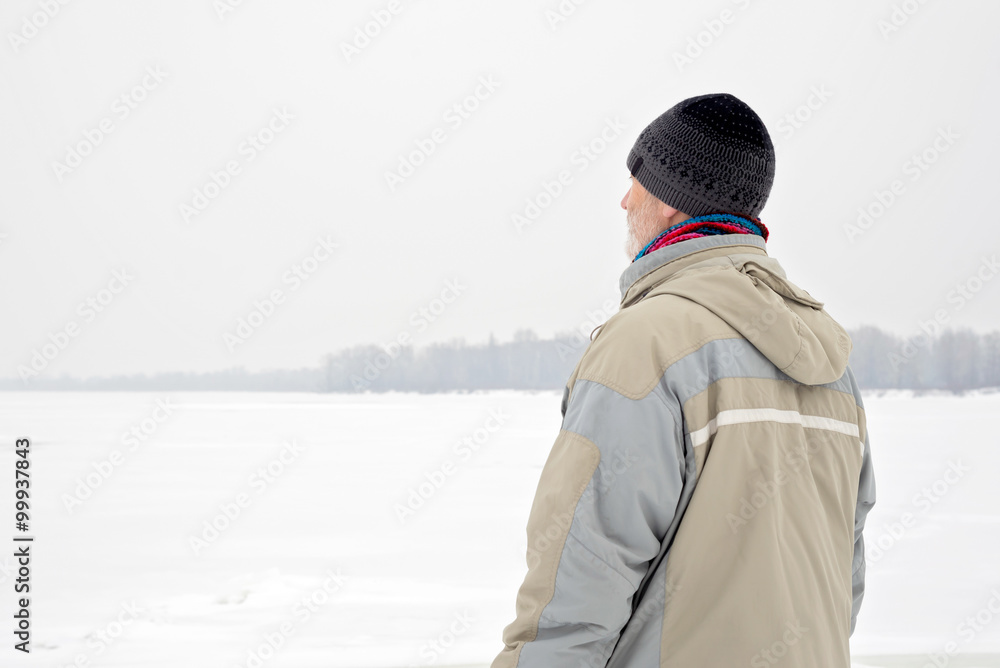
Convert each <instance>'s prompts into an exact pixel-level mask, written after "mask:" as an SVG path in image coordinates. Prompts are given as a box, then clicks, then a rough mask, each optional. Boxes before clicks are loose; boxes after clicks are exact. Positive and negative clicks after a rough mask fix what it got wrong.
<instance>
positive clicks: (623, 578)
mask: <svg viewBox="0 0 1000 668" xmlns="http://www.w3.org/2000/svg"><path fill="white" fill-rule="evenodd" d="M566 535H567V536H569V537H570V538H572V539H573V540H575V541H576V543H577V545H579V546H580V547H581V548H583V550H584V551H585V552H586V553H587V554H589V555H591V556H592V557H593V558H594V559H597V560H598V561H599V562H601V563H602V564H604V565H605V566H607V567H608V570H609V571H611V572H612V573H614V574H615V575H617V576H618V577H620V578H621V579H622V580H624V581H625V582H626V584H628V586H629V587H632V586H633V585H632V581H631V580H629V579H628V578H627V577H625V576H624V575H623V574H622V573H620V572H619V571H618V569H617V568H615V567H614V566H612V565H611V564H609V563H608V562H607V561H605V560H604V559H602V558H601V557H599V556H597V554H596V553H595V552H594V551H593V550H591V549H590V548H589V547H587V545H586V544H585V543H584V542H583V541H582V540H580V539H579V538H577V537H576V536H574V535H573V529H572V528H570V530H569V532H568V533H567V534H566ZM546 607H548V606H546ZM543 612H544V611H543Z"/></svg>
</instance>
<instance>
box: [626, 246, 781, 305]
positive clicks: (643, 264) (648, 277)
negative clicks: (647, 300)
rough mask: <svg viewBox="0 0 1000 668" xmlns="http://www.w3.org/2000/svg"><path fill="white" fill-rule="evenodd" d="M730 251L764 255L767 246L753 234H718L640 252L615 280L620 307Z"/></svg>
mask: <svg viewBox="0 0 1000 668" xmlns="http://www.w3.org/2000/svg"><path fill="white" fill-rule="evenodd" d="M734 247H736V248H734ZM733 252H739V253H753V254H757V255H767V246H766V245H765V242H764V239H763V237H759V236H757V235H756V234H717V235H713V236H707V237H698V238H697V239H688V240H686V241H679V242H677V243H675V244H670V245H669V246H664V247H663V248H660V249H659V250H655V251H653V252H652V253H649V254H648V255H643V256H642V257H641V258H639V259H638V260H636V261H635V262H633V263H632V264H630V265H629V266H628V268H627V269H626V270H625V271H624V272H622V275H621V278H620V279H619V280H618V287H619V289H620V290H621V295H622V300H621V308H625V307H626V306H628V305H629V304H631V303H632V302H634V301H635V300H636V299H638V298H639V297H640V296H641V295H642V294H643V293H645V292H646V291H648V290H649V289H650V288H652V287H653V286H654V285H656V284H658V283H661V282H663V281H664V280H666V279H667V278H669V277H670V276H671V275H673V274H675V273H676V272H678V271H680V270H681V269H684V268H686V267H689V266H691V265H692V264H695V263H696V262H701V261H702V260H707V259H709V258H714V257H720V256H724V255H730V254H732V253H733Z"/></svg>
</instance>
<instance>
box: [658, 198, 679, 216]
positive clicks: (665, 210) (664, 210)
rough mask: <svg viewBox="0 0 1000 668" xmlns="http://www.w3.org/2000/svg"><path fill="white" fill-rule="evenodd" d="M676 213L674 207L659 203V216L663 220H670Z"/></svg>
mask: <svg viewBox="0 0 1000 668" xmlns="http://www.w3.org/2000/svg"><path fill="white" fill-rule="evenodd" d="M677 213H678V211H677V209H675V208H674V207H672V206H670V205H669V204H665V203H663V202H660V215H661V216H663V217H664V218H666V219H668V220H669V219H670V218H673V217H674V216H676V215H677Z"/></svg>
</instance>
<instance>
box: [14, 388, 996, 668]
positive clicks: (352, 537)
mask: <svg viewBox="0 0 1000 668" xmlns="http://www.w3.org/2000/svg"><path fill="white" fill-rule="evenodd" d="M559 401H560V394H559V393H557V392H544V393H526V392H489V393H475V394H448V395H416V394H386V395H371V396H345V395H333V396H329V395H311V394H256V393H253V394H250V393H247V394H234V393H219V394H215V393H173V394H162V395H161V394H153V393H150V394H145V393H2V394H0V439H2V441H0V442H2V443H3V448H2V451H0V480H2V481H4V482H2V483H0V518H7V517H10V518H11V519H10V520H9V522H10V523H9V524H6V526H10V527H11V528H10V530H9V531H5V532H2V533H0V542H4V543H7V545H8V546H12V545H13V543H12V542H7V541H10V540H11V538H12V537H13V534H14V531H13V526H12V523H13V518H12V506H13V485H12V482H11V481H12V476H13V473H12V467H13V458H14V455H13V452H12V450H13V448H12V447H11V446H12V445H13V441H14V438H16V437H20V436H28V437H30V438H31V439H32V446H31V448H32V460H31V475H32V503H33V514H32V527H31V528H32V533H33V534H34V535H35V536H36V541H35V543H34V545H33V548H32V549H33V563H32V574H31V577H32V591H33V598H32V605H31V610H32V627H33V653H32V656H30V657H24V656H22V655H20V653H17V652H13V651H12V649H11V647H10V646H11V645H12V644H13V640H12V639H11V638H12V636H11V633H10V632H11V631H12V630H13V629H12V622H11V621H10V620H11V619H12V617H11V615H12V614H13V610H14V593H13V582H12V579H13V577H16V576H14V575H13V572H12V565H13V560H12V558H11V557H10V556H8V555H11V554H12V553H13V548H12V547H10V549H8V548H0V555H4V556H0V618H2V619H6V620H8V621H7V622H6V625H7V626H9V627H11V628H10V629H0V630H2V631H3V636H4V637H5V638H7V639H8V640H7V641H5V643H4V644H5V646H3V647H0V665H3V666H28V665H31V666H44V667H53V668H55V667H59V668H62V667H63V666H73V665H77V666H87V667H91V666H129V667H146V666H171V667H173V666H178V667H179V666H184V667H191V668H199V667H202V666H204V667H205V668H209V667H210V668H235V667H236V666H250V667H254V666H276V667H287V668H310V667H313V666H316V667H319V666H323V667H324V668H331V667H341V666H343V667H348V666H349V667H352V668H353V667H363V666H372V667H374V666H396V667H402V666H410V665H432V664H433V665H452V666H458V665H466V666H486V665H488V664H489V662H490V661H491V660H492V659H493V657H494V655H495V654H496V653H497V651H499V649H500V644H501V643H500V634H501V631H502V629H503V627H504V626H505V625H506V624H507V623H509V622H510V621H511V619H512V617H513V613H514V595H515V592H516V590H517V586H518V585H519V584H520V581H521V578H522V577H523V572H524V549H525V539H524V523H525V520H526V518H527V514H528V509H529V507H530V504H531V498H532V494H533V492H534V489H535V484H536V482H537V479H538V475H539V473H540V470H541V466H542V464H543V462H544V460H545V457H546V455H547V454H548V449H549V447H550V446H551V444H552V440H553V439H554V437H555V434H556V432H557V430H558V428H559V421H560V416H559ZM157 402H160V403H159V404H158V403H157ZM866 403H867V408H868V415H869V426H870V431H871V434H872V447H873V451H874V458H875V467H876V476H877V482H878V504H877V506H876V509H875V510H874V511H873V512H872V514H871V515H870V518H869V530H868V532H867V535H868V537H869V544H870V545H871V546H872V550H874V549H875V548H876V547H878V548H879V551H877V552H876V551H871V552H870V553H869V558H870V561H869V566H868V580H869V587H868V593H867V595H866V599H865V604H864V607H863V610H862V613H861V617H860V620H859V622H858V628H857V632H856V633H855V635H854V638H853V640H852V642H853V649H854V654H855V656H856V657H857V664H856V665H858V666H862V665H864V666H884V667H890V666H891V667H896V666H900V667H901V666H923V665H925V664H928V665H932V666H933V665H937V666H941V667H943V666H946V665H947V666H952V667H961V666H965V667H973V666H980V667H981V666H1000V478H998V473H1000V447H998V439H997V437H996V434H997V426H996V422H997V419H998V418H1000V394H997V393H993V394H990V393H982V394H977V395H970V396H965V397H953V396H949V395H937V396H924V397H913V396H912V395H911V394H909V393H904V392H894V393H888V394H883V395H880V396H876V395H872V396H871V397H869V398H868V400H867V402H866ZM133 428H134V429H135V431H136V433H137V434H139V436H124V437H123V434H125V435H127V434H128V433H129V432H130V430H133ZM463 439H469V440H467V441H465V442H463ZM292 442H294V444H292ZM114 451H118V452H119V455H117V456H115V455H114ZM88 477H89V480H88ZM421 486H422V487H421ZM411 490H414V491H413V492H412V493H411ZM421 492H422V495H421ZM88 493H89V495H88ZM424 497H426V498H424ZM206 522H207V523H208V525H206ZM213 522H214V523H215V525H216V527H218V528H212V527H211V524H212V523H213ZM991 607H992V610H991V609H990V608H991ZM977 618H978V619H977ZM272 645H274V646H278V649H277V651H274V650H272V649H271V646H272ZM949 652H950V653H951V654H950V655H949ZM936 654H937V655H940V656H937V657H934V656H928V655H936ZM899 655H909V656H908V657H902V658H901V657H899ZM932 661H936V662H937V663H934V662H932ZM74 662H75V663H74Z"/></svg>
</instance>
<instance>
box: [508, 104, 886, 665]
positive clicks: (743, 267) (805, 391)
mask: <svg viewBox="0 0 1000 668" xmlns="http://www.w3.org/2000/svg"><path fill="white" fill-rule="evenodd" d="M626 164H627V166H628V169H629V171H630V172H631V174H632V182H631V188H630V190H629V192H628V194H627V195H626V196H625V198H624V199H623V200H622V207H623V208H624V209H626V211H627V221H628V226H629V240H628V242H627V244H626V248H627V251H628V253H629V255H630V257H633V260H632V263H631V265H630V266H629V267H628V268H627V269H626V270H625V272H624V273H623V274H622V277H621V281H620V287H621V293H622V301H621V307H620V310H619V312H618V313H616V314H615V315H614V316H613V317H612V318H610V319H609V320H608V321H607V322H606V323H605V324H604V325H603V326H601V327H600V328H598V329H597V330H595V331H596V336H595V335H593V334H592V339H593V340H592V341H591V343H590V345H589V346H588V348H587V350H586V351H585V353H584V355H583V357H582V358H581V360H580V362H579V363H578V364H577V367H576V369H575V370H574V371H573V374H572V375H571V376H570V379H569V382H568V383H567V385H566V388H565V390H564V392H563V400H562V414H563V421H562V427H561V429H560V431H559V434H558V436H557V437H556V439H555V444H554V445H553V447H552V450H551V452H550V453H549V457H548V460H547V461H546V463H545V466H544V468H543V470H542V473H541V478H540V480H539V482H538V489H537V492H536V495H535V499H534V503H533V505H532V507H531V513H530V516H529V518H528V529H527V532H528V553H527V562H528V573H527V575H526V576H525V579H524V582H523V584H522V585H521V588H520V590H519V592H518V595H517V601H516V611H517V616H516V618H515V620H514V621H513V622H512V623H511V624H509V625H508V626H507V627H506V628H505V629H504V632H503V640H504V644H505V647H504V649H503V650H502V651H501V652H500V654H499V655H498V656H497V657H496V659H495V660H494V662H493V667H494V668H510V667H513V666H519V667H521V668H536V667H537V668H556V667H559V666H573V667H578V666H609V667H622V666H624V667H628V668H652V667H654V666H678V667H681V668H700V667H711V668H730V667H734V666H751V667H757V666H760V667H766V666H773V665H775V664H778V663H779V662H781V663H782V664H783V665H785V666H788V667H789V668H809V667H817V668H819V667H822V668H841V667H843V668H848V666H849V665H850V659H849V653H850V652H849V643H848V639H849V637H850V635H851V634H852V633H853V631H854V626H855V622H856V619H857V614H858V609H859V607H860V604H861V599H862V594H863V592H864V575H865V564H864V541H863V540H862V529H863V528H864V523H865V516H866V515H867V514H868V511H869V510H870V509H871V507H872V506H873V504H874V503H875V483H874V478H873V472H872V463H871V454H870V449H869V442H868V433H867V430H866V427H865V412H864V408H863V405H862V401H861V394H860V391H859V389H858V385H857V383H856V382H855V379H854V374H853V373H852V372H851V370H850V368H849V367H848V365H847V361H848V356H849V353H850V350H851V341H850V338H849V337H848V335H847V333H846V332H845V331H844V329H843V328H842V327H841V326H840V325H839V324H837V323H836V322H835V321H834V320H833V319H832V318H831V317H830V316H829V315H828V314H827V313H826V311H824V310H823V304H822V303H821V302H819V301H817V300H816V299H814V298H813V297H812V296H810V295H809V293H807V292H806V291H805V290H802V289H801V288H799V287H797V286H796V285H795V284H793V283H792V282H791V281H789V280H788V279H787V278H786V276H785V272H784V270H783V269H782V268H781V266H780V265H779V264H778V262H777V261H776V260H774V259H773V258H771V257H770V256H768V254H767V252H766V247H765V241H766V240H767V237H768V230H767V228H766V227H765V226H764V224H763V223H762V222H761V221H760V220H759V219H758V218H757V216H758V215H759V213H760V211H761V209H762V208H763V207H764V203H765V202H766V201H767V198H768V195H769V193H770V190H771V184H772V182H773V180H774V147H773V145H772V143H771V139H770V136H769V135H768V133H767V129H766V128H765V127H764V124H763V122H761V120H760V118H759V117H758V116H757V114H756V113H754V112H753V110H752V109H750V107H748V106H747V105H746V104H744V103H743V102H742V101H740V100H739V99H737V98H735V97H733V96H732V95H728V94H719V95H702V96H699V97H694V98H690V99H687V100H684V101H683V102H681V103H679V104H677V105H676V106H674V107H673V108H671V109H669V110H668V111H666V112H665V113H664V114H663V115H661V116H660V117H659V118H657V119H656V120H654V121H653V122H652V123H651V124H650V125H649V126H648V127H647V128H646V129H645V130H643V132H642V133H641V134H640V135H639V138H638V140H637V141H636V143H635V145H634V147H633V148H632V150H631V151H630V153H629V155H628V159H627V162H626Z"/></svg>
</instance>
